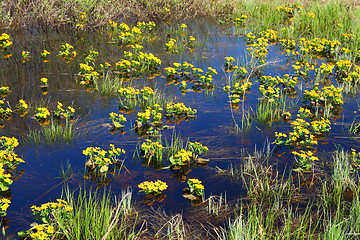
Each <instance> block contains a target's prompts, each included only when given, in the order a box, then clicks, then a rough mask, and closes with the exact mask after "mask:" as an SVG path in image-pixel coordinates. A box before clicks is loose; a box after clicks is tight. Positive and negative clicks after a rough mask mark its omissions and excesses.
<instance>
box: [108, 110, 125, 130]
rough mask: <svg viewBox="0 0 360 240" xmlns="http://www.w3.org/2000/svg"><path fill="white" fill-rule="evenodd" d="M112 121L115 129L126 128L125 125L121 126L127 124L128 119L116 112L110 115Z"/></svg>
mask: <svg viewBox="0 0 360 240" xmlns="http://www.w3.org/2000/svg"><path fill="white" fill-rule="evenodd" d="M110 120H111V121H112V123H113V125H114V128H115V129H117V128H122V127H124V125H123V124H121V122H126V117H124V115H123V114H117V113H114V112H111V113H110Z"/></svg>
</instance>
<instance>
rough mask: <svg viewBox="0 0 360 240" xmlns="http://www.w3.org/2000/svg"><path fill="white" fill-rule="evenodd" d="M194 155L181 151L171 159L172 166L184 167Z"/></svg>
mask: <svg viewBox="0 0 360 240" xmlns="http://www.w3.org/2000/svg"><path fill="white" fill-rule="evenodd" d="M192 156H193V153H192V152H191V151H187V150H185V149H181V150H180V151H178V152H177V153H176V154H175V155H173V156H171V157H170V158H169V161H170V162H171V164H172V165H184V164H187V163H189V162H190V160H191V158H192Z"/></svg>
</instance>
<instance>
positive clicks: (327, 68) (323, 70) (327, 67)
mask: <svg viewBox="0 0 360 240" xmlns="http://www.w3.org/2000/svg"><path fill="white" fill-rule="evenodd" d="M334 67H335V65H333V64H332V63H328V64H326V63H322V64H321V66H320V67H319V68H317V69H316V72H317V74H322V75H326V76H327V75H330V74H331V73H332V71H333V69H334Z"/></svg>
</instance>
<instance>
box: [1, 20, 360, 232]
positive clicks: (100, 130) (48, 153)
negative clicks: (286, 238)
mask: <svg viewBox="0 0 360 240" xmlns="http://www.w3.org/2000/svg"><path fill="white" fill-rule="evenodd" d="M188 25H189V29H190V31H193V33H192V35H193V36H195V38H196V39H197V41H199V42H200V43H201V46H199V47H197V48H196V49H195V51H194V52H193V53H190V52H189V51H188V50H185V52H184V53H183V54H179V55H176V54H164V43H165V42H166V41H167V39H166V38H164V39H161V41H156V44H153V43H147V44H144V46H145V48H144V49H145V50H144V51H147V52H153V53H155V55H157V56H159V57H160V58H161V60H162V67H161V69H163V68H164V67H168V66H170V65H171V64H172V62H175V61H178V62H181V61H187V62H189V63H192V64H194V65H195V67H199V68H202V69H204V70H206V69H207V67H210V66H211V67H213V68H214V69H216V71H217V72H218V73H219V74H218V75H216V76H214V84H216V85H217V88H216V89H215V91H214V92H213V93H210V94H208V95H207V94H206V93H205V92H202V93H186V95H185V96H183V95H182V94H181V93H180V91H179V90H178V86H174V85H168V86H166V85H165V83H166V79H165V78H164V77H163V76H159V77H156V78H155V79H152V80H147V79H143V78H141V79H139V80H135V81H134V82H135V83H137V84H138V86H139V87H141V86H143V85H149V86H156V87H157V88H165V91H166V95H169V96H174V97H176V100H175V101H177V102H184V103H185V105H186V106H190V107H192V108H195V109H197V111H198V113H197V118H196V120H195V121H183V122H180V123H179V124H176V125H175V131H176V133H177V134H180V135H181V137H182V138H183V139H184V140H186V139H187V138H189V140H190V141H199V142H201V143H202V144H204V145H206V146H208V147H209V149H210V151H209V153H208V154H207V155H204V156H203V157H205V158H207V157H208V158H210V162H209V164H208V166H209V167H208V168H201V167H199V168H191V171H190V172H189V173H188V175H187V176H188V178H199V179H201V180H202V181H203V183H204V185H205V193H206V196H209V195H210V194H214V195H219V194H221V193H225V192H226V195H227V197H228V199H234V198H235V197H237V196H239V195H240V193H241V192H242V191H243V189H242V188H241V184H239V183H234V182H232V181H230V180H229V179H228V178H226V177H222V176H215V173H216V171H215V169H216V167H219V168H221V169H227V168H228V165H229V164H230V163H232V164H233V165H236V164H239V163H241V161H243V158H242V157H241V156H240V153H241V149H243V148H245V149H247V150H248V151H249V152H250V153H252V152H253V151H254V149H255V146H256V148H257V149H259V148H261V147H262V146H263V145H264V143H265V142H266V141H269V142H272V141H274V133H273V132H274V131H281V130H284V131H289V130H290V127H289V126H290V125H289V124H284V123H283V122H282V121H280V122H275V123H273V124H272V127H271V128H269V127H266V126H262V125H259V124H257V123H254V124H253V126H252V128H251V130H250V131H249V132H248V133H245V134H240V133H237V132H236V131H234V129H233V125H232V122H233V119H232V116H231V111H230V109H229V106H228V97H227V95H226V94H225V93H224V92H223V90H222V88H223V86H225V85H226V81H227V80H226V75H224V72H223V63H224V57H226V56H232V57H234V58H235V59H237V60H238V61H239V62H242V63H245V62H246V59H249V56H248V55H246V42H245V41H244V40H243V39H242V38H239V37H235V36H233V35H230V34H229V35H226V34H225V32H224V30H223V29H220V28H218V27H216V26H215V25H213V24H210V23H206V22H205V23H201V22H199V23H193V24H190V23H188ZM11 35H12V37H13V39H14V48H13V49H14V56H13V57H12V58H10V59H9V60H1V61H2V62H1V64H2V65H4V66H5V67H4V68H3V69H2V70H1V71H0V77H1V78H2V79H3V82H4V83H6V84H7V85H8V86H9V87H10V89H11V90H12V93H11V94H10V95H9V97H8V99H9V101H10V102H17V101H18V100H19V99H21V98H23V99H25V101H33V100H34V99H42V101H48V102H49V105H50V106H52V108H55V107H56V102H57V101H60V102H62V103H64V106H68V105H71V106H73V107H74V108H75V109H76V116H77V117H79V119H80V121H79V126H81V128H82V129H87V130H89V132H88V133H87V134H86V135H84V136H82V137H80V138H79V139H78V140H75V141H73V142H72V143H71V144H69V145H66V144H53V145H50V146H46V145H42V146H34V147H32V146H27V145H25V146H22V147H19V148H18V150H17V151H18V153H19V154H20V155H21V156H22V157H23V158H24V160H25V161H26V163H25V164H21V165H20V166H19V167H18V169H19V170H21V169H25V173H24V174H23V176H22V177H21V178H20V179H19V180H17V181H16V182H14V184H13V185H12V186H11V187H10V189H11V192H12V200H11V201H12V204H11V206H10V208H9V210H8V218H9V219H11V220H12V222H11V223H10V224H9V225H10V228H9V229H8V232H14V231H17V230H23V229H26V228H27V227H28V222H26V221H32V219H31V218H29V216H30V206H31V205H32V204H37V205H40V204H42V203H44V202H47V201H54V200H55V199H56V198H59V197H60V195H61V191H62V187H63V185H62V184H61V182H62V179H61V178H60V176H61V171H62V168H66V165H67V164H68V163H70V164H71V168H72V171H73V174H74V177H73V179H72V180H71V181H70V182H69V185H70V187H71V188H76V187H77V186H79V185H82V183H83V182H84V181H85V182H87V184H88V185H93V186H95V184H89V181H88V180H84V178H83V174H84V163H85V161H86V157H85V156H84V155H83V154H82V150H84V149H85V148H86V147H89V146H99V147H102V148H104V149H106V150H107V149H108V146H109V144H111V143H112V144H114V145H115V146H116V147H121V148H124V149H125V150H126V152H127V154H126V159H125V166H126V168H127V171H125V170H122V172H121V174H120V175H117V176H114V177H112V178H111V179H110V180H111V181H110V183H109V186H110V187H111V189H112V190H113V191H114V192H115V193H120V192H121V189H123V188H127V187H129V186H130V187H132V188H133V190H134V197H135V198H137V201H140V200H141V199H142V198H143V194H142V193H140V194H138V188H137V184H139V183H140V182H142V181H144V180H157V179H161V180H163V181H166V182H167V184H168V186H169V189H168V190H167V191H165V192H164V193H165V194H166V195H167V197H166V198H165V200H164V201H163V203H162V204H163V205H164V206H165V209H169V210H171V211H172V212H176V211H178V210H179V209H184V208H185V207H187V206H189V204H188V203H187V200H186V199H185V198H183V197H182V189H183V188H185V187H187V184H186V183H185V182H181V181H180V180H178V179H176V178H174V177H173V173H172V172H171V171H170V170H159V171H155V170H154V169H151V168H149V167H144V166H141V160H139V159H137V157H135V159H134V158H133V156H134V151H135V149H136V148H137V147H139V145H140V144H141V142H142V141H144V139H140V140H139V139H138V137H137V135H136V134H135V133H134V132H133V131H132V130H131V129H132V124H133V123H134V121H135V118H136V114H135V113H133V114H132V115H131V116H127V118H128V121H127V122H126V123H125V125H126V127H125V129H124V130H125V131H126V133H125V134H124V135H122V134H120V133H115V134H110V132H109V130H110V128H109V126H107V125H106V124H107V123H110V120H109V113H110V112H112V111H113V112H117V111H118V100H117V97H112V98H111V97H107V96H103V95H101V94H98V93H94V92H88V91H84V88H83V87H81V86H79V85H78V84H76V77H75V76H76V74H77V73H78V64H79V62H77V61H81V59H83V58H84V57H85V56H86V55H87V53H88V50H90V49H94V50H98V51H99V53H100V57H99V58H100V59H102V60H103V61H110V62H111V63H112V64H114V63H115V62H117V61H119V60H120V59H121V55H122V51H123V50H122V49H120V48H119V47H118V46H116V45H112V44H108V43H107V42H108V39H107V38H106V37H104V35H103V34H101V33H96V32H93V33H89V34H86V33H85V36H84V39H83V40H77V39H76V36H72V35H71V34H69V35H67V34H62V33H60V34H57V33H48V34H40V33H37V34H35V35H32V34H30V35H26V34H25V35H23V34H22V33H18V34H11ZM65 42H69V43H70V44H73V45H74V48H75V50H76V51H77V52H78V59H77V60H76V61H74V64H68V65H67V64H65V62H64V61H63V60H62V59H60V58H59V57H58V56H56V55H57V52H58V49H59V46H60V44H63V43H65ZM43 49H47V50H49V51H50V52H51V55H50V60H51V61H50V63H46V64H44V63H42V62H41V60H40V59H39V56H40V52H42V50H43ZM22 50H27V51H29V52H30V55H31V61H30V62H28V63H26V64H23V63H22V62H21V61H22V60H21V51H22ZM157 52H159V54H157ZM268 60H269V61H271V62H272V61H274V62H276V63H275V64H270V65H268V66H267V67H266V68H265V69H262V70H261V72H262V73H264V74H265V75H272V76H276V75H280V76H282V75H284V74H286V73H289V70H291V65H292V63H291V62H290V63H289V64H287V58H285V57H284V55H281V54H280V53H279V49H278V48H277V47H276V46H275V45H273V46H271V47H270V51H269V56H268ZM242 65H244V64H242ZM162 73H163V74H164V71H163V70H162ZM41 77H47V78H48V79H49V89H48V90H49V91H48V95H46V96H45V95H42V94H41V92H40V90H39V87H38V85H39V79H40V78H41ZM253 83H254V84H253V87H252V92H251V93H249V94H247V100H246V101H245V106H246V109H248V108H249V107H251V108H252V109H253V110H254V111H255V109H256V106H257V104H258V98H259V94H258V90H257V89H256V88H257V87H258V86H259V84H258V83H257V82H253ZM309 86H312V83H309ZM303 87H305V84H304V85H303ZM307 89H309V87H307ZM300 97H301V96H300ZM344 102H345V104H344V106H343V108H344V111H343V113H341V117H340V118H339V119H337V120H335V121H332V130H331V133H330V134H331V135H330V136H331V138H327V139H326V140H327V141H328V142H329V144H327V145H319V147H318V152H323V151H325V150H326V151H332V150H334V149H335V145H336V144H341V145H342V146H344V147H345V148H349V147H350V146H351V145H354V144H356V142H354V140H352V139H350V138H348V135H347V128H348V126H349V124H351V122H352V121H353V118H354V117H355V115H356V113H354V111H355V110H357V104H358V103H357V98H347V99H345V101H344ZM298 104H301V100H299V102H298ZM240 109H241V108H240ZM240 109H238V110H235V111H234V119H235V121H236V122H237V123H238V124H239V123H240V121H241V111H240ZM297 110H298V107H295V108H293V109H290V112H291V113H292V114H293V116H295V115H296V112H297ZM359 121H360V119H359ZM342 122H344V123H345V124H344V125H342ZM30 127H31V128H33V127H36V128H38V125H37V123H34V121H33V120H31V119H29V116H27V117H26V118H24V119H19V118H17V117H15V118H14V119H13V120H12V121H9V122H6V127H5V128H4V129H2V130H1V131H2V134H3V135H6V136H16V137H18V138H19V137H20V136H22V135H23V134H26V132H28V129H29V128H30ZM173 131H174V130H173V129H169V130H163V137H164V138H167V139H170V137H171V134H172V132H173ZM139 141H140V144H139ZM272 147H274V146H273V145H272ZM282 150H287V148H286V147H283V148H282V149H281V150H279V149H278V150H277V151H280V152H281V151H282ZM270 161H271V162H274V163H276V164H277V165H278V167H279V169H283V168H284V167H285V166H286V165H287V166H291V164H292V161H293V160H292V157H291V156H289V155H284V156H283V157H281V158H273V159H271V160H270ZM164 165H166V163H164ZM162 204H160V205H162ZM154 205H155V206H158V205H159V204H157V203H155V204H154Z"/></svg>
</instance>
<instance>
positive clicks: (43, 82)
mask: <svg viewBox="0 0 360 240" xmlns="http://www.w3.org/2000/svg"><path fill="white" fill-rule="evenodd" d="M40 82H41V84H42V85H43V86H47V84H48V79H47V78H45V77H43V78H41V79H40Z"/></svg>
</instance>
